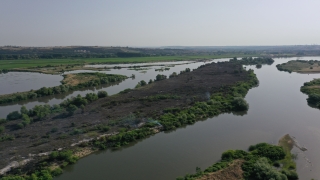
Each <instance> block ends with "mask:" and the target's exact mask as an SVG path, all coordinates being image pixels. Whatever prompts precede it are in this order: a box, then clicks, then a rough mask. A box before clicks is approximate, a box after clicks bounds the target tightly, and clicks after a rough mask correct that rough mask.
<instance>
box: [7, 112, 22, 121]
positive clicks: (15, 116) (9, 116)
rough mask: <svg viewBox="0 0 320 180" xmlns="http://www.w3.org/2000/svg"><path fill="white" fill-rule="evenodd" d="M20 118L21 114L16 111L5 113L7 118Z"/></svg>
mask: <svg viewBox="0 0 320 180" xmlns="http://www.w3.org/2000/svg"><path fill="white" fill-rule="evenodd" d="M20 118H21V114H20V113H19V112H18V111H13V112H11V113H9V114H8V115H7V120H16V119H20Z"/></svg>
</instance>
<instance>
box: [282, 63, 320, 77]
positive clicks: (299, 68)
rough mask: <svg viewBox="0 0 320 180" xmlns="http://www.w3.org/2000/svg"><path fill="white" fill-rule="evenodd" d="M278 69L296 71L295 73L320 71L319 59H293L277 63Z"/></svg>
mask: <svg viewBox="0 0 320 180" xmlns="http://www.w3.org/2000/svg"><path fill="white" fill-rule="evenodd" d="M277 68H278V70H279V71H287V72H289V73H291V72H297V73H304V74H308V73H320V61H318V60H309V61H303V60H293V61H289V62H287V63H283V64H278V65H277Z"/></svg>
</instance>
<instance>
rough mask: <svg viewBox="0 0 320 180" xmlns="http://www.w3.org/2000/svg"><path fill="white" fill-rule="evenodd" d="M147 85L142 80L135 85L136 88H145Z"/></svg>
mask: <svg viewBox="0 0 320 180" xmlns="http://www.w3.org/2000/svg"><path fill="white" fill-rule="evenodd" d="M145 85H147V82H145V81H144V80H141V81H140V82H138V84H137V85H136V88H139V87H141V86H145Z"/></svg>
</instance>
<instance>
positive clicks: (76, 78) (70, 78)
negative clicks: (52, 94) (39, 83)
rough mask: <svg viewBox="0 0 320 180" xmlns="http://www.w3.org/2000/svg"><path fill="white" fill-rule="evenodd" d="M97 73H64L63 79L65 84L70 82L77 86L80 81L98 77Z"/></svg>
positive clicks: (83, 81)
mask: <svg viewBox="0 0 320 180" xmlns="http://www.w3.org/2000/svg"><path fill="white" fill-rule="evenodd" d="M96 78H97V77H96V76H95V75H90V74H85V75H84V74H66V75H64V79H63V80H62V82H63V84H68V85H72V86H76V85H78V84H80V83H85V82H88V81H91V80H94V79H96Z"/></svg>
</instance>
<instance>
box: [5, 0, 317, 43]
mask: <svg viewBox="0 0 320 180" xmlns="http://www.w3.org/2000/svg"><path fill="white" fill-rule="evenodd" d="M319 8H320V1H319V0H94V1H92V0H91V1H89V0H45V1H44V0H1V1H0V46H2V45H21V46H56V45H62V46H65V45H99V46H172V45H183V46H221V45H222V46H224V45H296V44H320V21H319V20H320V9H319Z"/></svg>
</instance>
